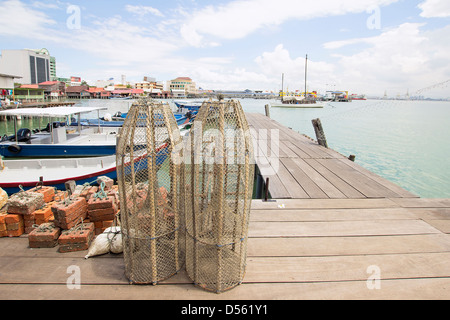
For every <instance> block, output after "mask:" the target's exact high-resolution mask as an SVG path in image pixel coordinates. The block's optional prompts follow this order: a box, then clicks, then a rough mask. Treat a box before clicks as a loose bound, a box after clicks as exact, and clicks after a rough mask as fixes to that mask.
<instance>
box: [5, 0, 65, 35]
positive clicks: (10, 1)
mask: <svg viewBox="0 0 450 320" xmlns="http://www.w3.org/2000/svg"><path fill="white" fill-rule="evenodd" d="M0 7H1V10H0V35H5V36H22V35H27V36H28V37H30V38H34V39H44V38H47V37H48V35H47V34H45V30H46V28H48V27H50V26H54V25H55V24H56V21H55V20H53V19H50V18H49V17H48V16H47V15H46V14H45V13H43V12H41V11H38V10H34V9H31V8H29V7H28V6H26V5H24V4H23V3H22V2H21V1H19V0H6V1H3V2H1V3H0Z"/></svg>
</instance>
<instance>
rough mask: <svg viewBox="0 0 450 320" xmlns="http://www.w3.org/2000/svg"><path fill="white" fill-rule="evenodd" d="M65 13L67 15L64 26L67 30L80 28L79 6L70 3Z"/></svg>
mask: <svg viewBox="0 0 450 320" xmlns="http://www.w3.org/2000/svg"><path fill="white" fill-rule="evenodd" d="M66 13H67V14H68V15H69V17H68V18H67V20H66V26H67V29H69V30H80V29H81V8H80V6H77V5H70V6H68V7H67V11H66Z"/></svg>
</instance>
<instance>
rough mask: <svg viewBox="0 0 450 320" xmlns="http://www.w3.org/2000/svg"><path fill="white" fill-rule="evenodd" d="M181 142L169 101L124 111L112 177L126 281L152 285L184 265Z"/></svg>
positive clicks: (141, 104) (139, 104) (144, 103)
mask: <svg viewBox="0 0 450 320" xmlns="http://www.w3.org/2000/svg"><path fill="white" fill-rule="evenodd" d="M181 143H182V140H181V136H180V131H179V129H178V126H177V124H176V121H175V118H174V116H173V113H172V111H171V110H170V107H169V105H167V104H162V103H157V102H153V101H151V100H140V101H138V102H137V103H135V104H134V105H133V106H132V107H131V108H130V111H129V113H128V116H127V119H126V120H125V122H124V124H123V127H122V131H121V133H120V137H119V139H118V144H117V153H116V157H117V176H118V184H119V191H120V206H121V226H122V235H123V252H124V261H125V273H126V276H127V278H128V279H129V281H130V282H131V283H135V284H157V283H158V282H160V281H162V280H165V279H167V278H169V277H170V276H172V275H174V274H176V273H177V272H178V271H179V270H180V269H181V268H182V267H183V265H184V256H185V254H184V249H183V246H184V235H183V232H184V226H183V225H182V224H183V221H181V219H180V215H179V214H178V212H179V207H178V198H179V193H180V164H179V163H178V164H177V163H176V162H174V161H172V155H173V149H174V148H175V146H176V145H179V144H181Z"/></svg>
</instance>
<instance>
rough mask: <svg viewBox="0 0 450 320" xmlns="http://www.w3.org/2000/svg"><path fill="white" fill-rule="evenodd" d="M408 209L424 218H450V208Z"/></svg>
mask: <svg viewBox="0 0 450 320" xmlns="http://www.w3.org/2000/svg"><path fill="white" fill-rule="evenodd" d="M407 210H408V211H409V212H411V213H413V214H414V215H415V216H416V217H418V218H420V219H424V220H433V219H436V220H450V208H407Z"/></svg>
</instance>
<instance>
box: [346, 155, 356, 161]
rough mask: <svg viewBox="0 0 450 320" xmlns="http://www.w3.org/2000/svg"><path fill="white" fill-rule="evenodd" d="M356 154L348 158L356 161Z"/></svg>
mask: <svg viewBox="0 0 450 320" xmlns="http://www.w3.org/2000/svg"><path fill="white" fill-rule="evenodd" d="M355 159H356V156H355V155H353V154H352V155H350V157H348V160H350V161H353V162H355Z"/></svg>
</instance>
